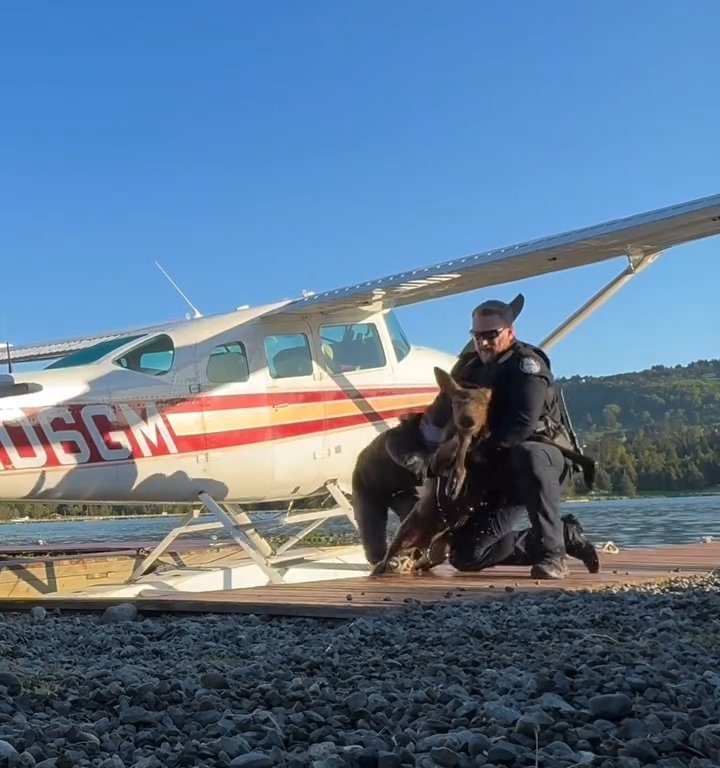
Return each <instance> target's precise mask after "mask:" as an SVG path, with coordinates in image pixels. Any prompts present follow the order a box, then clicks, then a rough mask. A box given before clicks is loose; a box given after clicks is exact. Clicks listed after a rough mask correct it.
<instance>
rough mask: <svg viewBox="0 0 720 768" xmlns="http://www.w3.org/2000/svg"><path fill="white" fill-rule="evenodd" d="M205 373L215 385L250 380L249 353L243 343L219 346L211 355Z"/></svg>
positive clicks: (231, 342) (235, 342)
mask: <svg viewBox="0 0 720 768" xmlns="http://www.w3.org/2000/svg"><path fill="white" fill-rule="evenodd" d="M205 373H206V375H207V377H208V381H211V382H213V384H229V383H231V382H233V381H247V380H248V379H249V378H250V369H249V367H248V359H247V353H246V352H245V345H244V344H243V343H242V342H241V341H230V342H228V343H227V344H218V346H217V347H215V348H214V349H213V351H212V352H211V353H210V359H209V360H208V362H207V367H206V368H205Z"/></svg>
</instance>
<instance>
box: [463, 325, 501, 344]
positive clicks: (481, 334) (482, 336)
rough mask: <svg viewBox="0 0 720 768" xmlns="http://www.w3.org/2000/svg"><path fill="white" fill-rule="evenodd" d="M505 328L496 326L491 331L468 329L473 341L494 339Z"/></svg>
mask: <svg viewBox="0 0 720 768" xmlns="http://www.w3.org/2000/svg"><path fill="white" fill-rule="evenodd" d="M504 330H506V329H505V328H496V329H494V330H492V331H470V335H471V336H472V337H473V339H475V341H495V339H497V337H498V336H499V335H500V334H501V333H502V332H503V331H504Z"/></svg>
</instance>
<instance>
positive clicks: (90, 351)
mask: <svg viewBox="0 0 720 768" xmlns="http://www.w3.org/2000/svg"><path fill="white" fill-rule="evenodd" d="M139 338H142V334H141V335H140V336H123V337H122V338H121V339H110V340H109V341H101V342H99V343H97V344H93V345H92V346H90V347H85V349H80V350H78V351H77V352H73V353H72V354H70V355H65V357H61V358H60V359H59V360H56V361H55V362H54V363H50V365H48V366H46V368H45V370H48V369H50V368H73V367H74V366H76V365H87V364H88V363H95V362H97V361H98V360H100V358H102V357H105V355H107V354H108V352H112V351H113V350H115V349H117V348H118V347H122V346H124V345H125V344H129V343H130V342H131V341H135V339H139Z"/></svg>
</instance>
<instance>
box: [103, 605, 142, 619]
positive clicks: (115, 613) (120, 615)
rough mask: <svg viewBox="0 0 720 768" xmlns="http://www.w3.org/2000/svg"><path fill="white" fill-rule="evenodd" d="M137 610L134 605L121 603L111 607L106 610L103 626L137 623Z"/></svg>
mask: <svg viewBox="0 0 720 768" xmlns="http://www.w3.org/2000/svg"><path fill="white" fill-rule="evenodd" d="M136 618H137V608H136V607H135V606H134V605H133V604H132V603H120V605H111V606H109V607H108V608H106V609H105V612H104V613H103V615H102V618H101V619H100V621H101V622H102V623H103V624H117V623H119V622H123V621H135V619H136Z"/></svg>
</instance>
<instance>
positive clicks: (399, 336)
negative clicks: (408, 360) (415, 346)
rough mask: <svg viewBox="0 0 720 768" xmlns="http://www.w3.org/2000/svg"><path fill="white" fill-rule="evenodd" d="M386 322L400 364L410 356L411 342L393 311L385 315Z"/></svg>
mask: <svg viewBox="0 0 720 768" xmlns="http://www.w3.org/2000/svg"><path fill="white" fill-rule="evenodd" d="M385 322H386V323H387V329H388V333H389V334H390V341H392V345H393V349H394V350H395V357H396V358H397V361H398V363H399V362H400V361H401V360H402V359H403V358H405V357H407V356H408V355H409V354H410V349H411V346H410V342H409V341H408V340H407V336H406V335H405V331H403V329H402V326H401V325H400V321H399V320H398V319H397V316H396V315H395V313H394V312H392V311H391V312H388V313H387V315H385Z"/></svg>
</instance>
